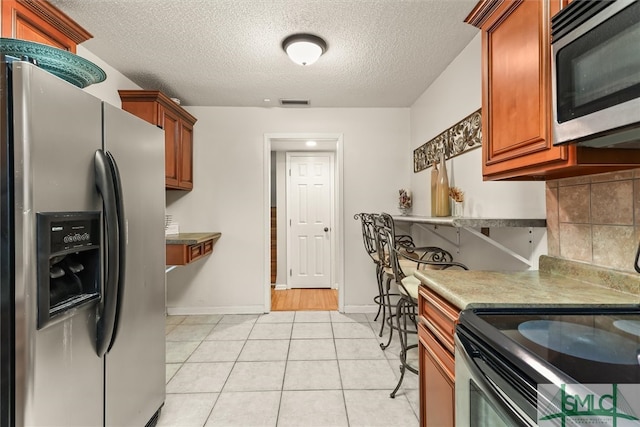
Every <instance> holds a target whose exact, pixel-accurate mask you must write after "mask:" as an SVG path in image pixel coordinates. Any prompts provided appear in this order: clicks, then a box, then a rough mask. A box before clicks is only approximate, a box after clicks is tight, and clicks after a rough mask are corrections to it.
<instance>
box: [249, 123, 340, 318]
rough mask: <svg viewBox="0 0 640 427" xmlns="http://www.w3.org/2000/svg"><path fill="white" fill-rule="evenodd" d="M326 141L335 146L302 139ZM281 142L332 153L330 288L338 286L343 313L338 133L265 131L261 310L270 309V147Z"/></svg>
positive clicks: (303, 148) (301, 149)
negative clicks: (324, 146)
mask: <svg viewBox="0 0 640 427" xmlns="http://www.w3.org/2000/svg"><path fill="white" fill-rule="evenodd" d="M310 139H312V140H316V141H329V142H330V144H331V145H332V146H333V147H335V149H334V150H332V149H331V148H328V149H322V150H321V149H318V150H310V149H305V148H306V147H305V145H304V143H303V142H304V141H306V140H310ZM282 141H284V142H285V143H296V142H300V145H299V147H296V148H295V149H292V150H282V151H334V152H335V170H334V188H333V190H334V191H333V201H334V219H335V222H334V224H333V230H334V248H335V252H334V253H333V257H334V264H333V265H334V266H335V276H334V283H332V285H331V288H332V289H334V288H335V287H337V288H338V310H339V311H340V312H344V294H345V291H344V231H343V218H344V206H343V193H344V187H343V181H344V180H343V174H344V142H343V135H342V134H341V133H266V134H264V156H263V157H264V161H263V182H264V186H263V194H262V200H263V215H262V216H263V230H264V233H263V245H262V247H263V251H264V264H263V275H262V276H263V279H264V312H265V313H269V312H270V311H271V249H270V244H271V220H270V217H271V150H272V146H273V147H276V146H277V145H278V144H280V143H281V142H282Z"/></svg>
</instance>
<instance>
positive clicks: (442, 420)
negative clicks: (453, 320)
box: [418, 324, 455, 427]
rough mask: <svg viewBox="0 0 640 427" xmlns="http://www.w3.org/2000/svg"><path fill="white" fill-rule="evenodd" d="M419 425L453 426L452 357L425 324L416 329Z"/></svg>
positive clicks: (431, 426) (433, 426)
mask: <svg viewBox="0 0 640 427" xmlns="http://www.w3.org/2000/svg"><path fill="white" fill-rule="evenodd" d="M418 337H419V349H420V352H419V353H418V357H419V363H420V368H419V369H420V426H421V427H454V425H455V385H454V384H455V383H454V379H455V377H454V375H455V374H454V366H455V365H454V358H453V355H452V354H451V353H449V351H448V350H447V349H445V348H444V347H443V346H442V345H440V343H438V342H437V340H436V338H435V336H434V335H432V334H431V332H430V331H429V330H427V329H426V328H425V327H424V325H422V324H420V325H419V326H418Z"/></svg>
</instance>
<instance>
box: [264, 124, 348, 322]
mask: <svg viewBox="0 0 640 427" xmlns="http://www.w3.org/2000/svg"><path fill="white" fill-rule="evenodd" d="M308 141H315V142H316V145H315V146H313V147H312V146H309V145H308V144H307V142H308ZM264 152H265V174H264V175H265V187H264V188H265V189H264V194H265V197H264V200H265V208H264V212H265V213H264V219H265V222H264V223H265V275H264V277H265V288H264V289H265V294H264V297H265V312H269V311H271V310H278V311H279V310H285V308H281V307H293V308H288V309H287V310H296V309H300V310H339V311H341V310H342V307H343V306H344V303H343V302H342V298H343V295H344V290H343V286H342V283H343V277H344V266H343V241H344V237H343V233H342V221H341V219H342V217H343V210H342V205H341V202H340V201H341V194H342V176H341V172H342V135H341V134H266V135H265V150H264ZM292 152H298V154H299V155H302V156H307V157H309V156H311V157H315V156H316V154H315V153H320V152H324V153H326V154H330V155H331V156H334V159H335V160H334V161H332V162H331V171H332V175H333V177H334V178H333V179H332V181H333V182H332V183H331V184H332V185H331V186H332V194H331V197H330V199H331V205H332V213H331V217H333V218H335V220H334V223H333V226H331V225H330V224H329V225H328V226H327V224H325V225H323V227H322V230H324V231H323V233H324V234H326V236H327V237H329V236H330V238H327V239H326V240H327V243H328V248H327V251H326V254H329V255H330V257H331V264H330V268H328V266H329V264H328V263H327V264H326V265H325V268H324V269H322V271H323V274H324V275H326V277H327V278H328V282H327V283H328V284H327V285H321V286H323V287H324V286H328V287H329V289H324V290H325V291H327V292H326V295H325V294H323V293H316V292H315V291H323V289H316V288H317V287H318V286H314V284H313V283H309V284H308V288H310V289H308V290H309V291H310V292H301V291H304V290H305V289H290V288H292V287H296V288H298V287H302V286H300V284H296V283H295V282H294V281H292V280H289V276H290V275H292V274H293V272H294V271H293V270H294V269H293V268H292V267H293V266H292V265H291V259H290V257H291V253H290V252H291V247H293V246H291V244H288V242H287V234H288V233H289V232H290V230H289V222H288V221H289V218H288V217H287V215H288V212H287V210H288V209H287V203H288V202H287V198H286V197H285V195H287V194H288V193H287V190H286V188H285V186H284V185H283V183H284V182H285V178H287V177H288V173H289V172H288V170H286V168H285V167H284V166H282V165H281V163H284V162H283V161H282V159H284V158H286V157H287V156H288V154H287V153H292ZM300 152H303V153H300ZM306 152H308V155H307V154H305V153H306ZM314 152H315V153H314ZM314 186H317V185H315V184H314ZM272 212H273V213H274V214H275V217H276V218H275V221H274V219H272V218H273V216H272ZM274 223H275V224H276V226H275V228H274ZM313 234H314V236H313V237H318V236H316V234H318V233H315V232H314V233H313ZM321 234H322V233H321ZM274 236H275V238H274ZM307 237H308V236H307ZM303 240H304V239H303ZM307 240H309V239H307ZM315 240H317V239H315ZM315 240H314V245H315V246H317V242H315ZM329 241H330V242H329ZM290 246H291V247H290ZM316 252H317V251H316ZM309 259H310V260H311V258H309ZM316 259H318V258H313V261H314V262H313V263H315V260H316ZM319 259H325V258H323V257H322V256H321V257H319ZM313 263H312V262H308V263H307V265H308V266H311V264H313ZM298 264H299V263H298ZM294 266H295V265H294ZM313 269H314V274H315V270H317V265H314V266H313ZM303 273H304V271H303ZM298 275H299V274H298ZM272 284H273V285H275V286H272ZM275 289H277V291H276V290H275ZM291 291H297V292H291ZM283 292H284V293H283ZM280 293H283V294H281V295H280ZM287 293H288V294H287ZM275 294H278V295H275ZM274 296H278V297H280V296H281V297H282V298H275V297H274ZM280 301H282V302H280ZM295 307H299V308H295ZM314 307H317V308H314ZM322 307H331V308H322Z"/></svg>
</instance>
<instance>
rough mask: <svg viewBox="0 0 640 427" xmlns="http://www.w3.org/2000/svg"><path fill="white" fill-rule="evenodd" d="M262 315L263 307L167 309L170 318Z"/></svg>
mask: <svg viewBox="0 0 640 427" xmlns="http://www.w3.org/2000/svg"><path fill="white" fill-rule="evenodd" d="M262 313H264V306H263V305H236V306H229V307H167V314H168V315H170V316H190V315H207V314H262Z"/></svg>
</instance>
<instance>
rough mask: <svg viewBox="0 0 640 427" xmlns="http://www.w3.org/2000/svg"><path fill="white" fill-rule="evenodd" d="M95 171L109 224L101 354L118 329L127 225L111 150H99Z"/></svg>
mask: <svg viewBox="0 0 640 427" xmlns="http://www.w3.org/2000/svg"><path fill="white" fill-rule="evenodd" d="M95 174H96V186H97V188H98V192H99V193H100V195H101V196H102V200H103V206H104V219H105V225H106V250H105V252H106V255H107V256H106V265H105V267H104V272H105V280H104V288H103V295H104V297H103V308H102V313H101V314H100V317H99V320H98V325H97V328H98V329H97V353H98V356H100V357H102V356H103V355H104V354H105V353H106V352H108V351H109V350H110V349H111V346H112V345H113V342H114V340H115V338H116V334H117V331H118V323H119V322H118V320H119V316H120V306H121V302H120V301H121V298H122V293H123V291H124V276H125V250H126V228H125V224H124V220H125V217H124V205H123V200H122V186H121V184H120V173H119V172H118V166H117V165H116V162H115V160H114V159H113V156H112V155H111V153H109V152H108V151H107V152H105V151H103V150H97V151H96V155H95Z"/></svg>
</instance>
